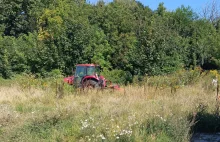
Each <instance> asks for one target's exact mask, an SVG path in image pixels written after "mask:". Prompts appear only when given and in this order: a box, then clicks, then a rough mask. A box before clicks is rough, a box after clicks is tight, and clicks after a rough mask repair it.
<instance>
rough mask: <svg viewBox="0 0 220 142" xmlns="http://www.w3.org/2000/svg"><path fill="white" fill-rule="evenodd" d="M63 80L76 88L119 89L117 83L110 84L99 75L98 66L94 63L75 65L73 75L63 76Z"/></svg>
mask: <svg viewBox="0 0 220 142" xmlns="http://www.w3.org/2000/svg"><path fill="white" fill-rule="evenodd" d="M64 82H66V83H68V84H71V85H74V86H75V87H77V88H100V89H103V88H112V89H116V90H119V89H120V88H119V86H118V85H112V84H111V82H110V81H107V80H106V79H105V78H104V77H103V76H101V75H100V66H99V65H96V64H78V65H76V70H75V75H74V76H69V77H66V78H64Z"/></svg>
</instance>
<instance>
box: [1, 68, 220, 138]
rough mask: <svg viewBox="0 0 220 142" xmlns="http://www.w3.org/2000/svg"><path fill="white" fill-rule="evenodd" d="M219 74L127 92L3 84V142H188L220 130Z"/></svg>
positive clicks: (179, 77)
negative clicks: (216, 80)
mask: <svg viewBox="0 0 220 142" xmlns="http://www.w3.org/2000/svg"><path fill="white" fill-rule="evenodd" d="M216 75H218V73H217V72H216V71H210V72H204V73H200V72H199V71H198V70H191V71H180V72H178V73H176V74H174V75H171V76H157V77H145V79H144V80H142V81H138V80H136V81H134V83H133V84H130V85H127V86H122V87H123V90H122V91H114V90H85V91H80V90H78V89H74V88H73V87H72V86H69V85H67V84H63V83H62V78H59V79H57V78H49V79H39V78H38V79H36V78H35V77H34V76H32V75H22V76H16V77H15V78H13V79H10V80H4V79H0V141H3V142H4V141H13V142H14V141H25V142H26V141H27V142H28V141H33V142H34V141H41V142H44V141H45V142H47V141H57V142H61V141H71V142H72V141H79V142H87V141H92V142H112V141H113V142H114V141H115V142H142V141H147V142H187V141H190V139H191V137H192V135H193V133H196V132H217V131H219V130H220V127H219V126H220V121H219V120H220V119H219V114H218V106H217V101H216V86H213V85H212V79H213V77H215V76H216Z"/></svg>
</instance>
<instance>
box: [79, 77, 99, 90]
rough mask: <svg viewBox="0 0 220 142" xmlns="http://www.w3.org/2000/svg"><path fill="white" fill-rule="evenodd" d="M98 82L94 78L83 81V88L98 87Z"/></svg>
mask: <svg viewBox="0 0 220 142" xmlns="http://www.w3.org/2000/svg"><path fill="white" fill-rule="evenodd" d="M99 87H100V86H99V84H98V82H97V81H95V80H91V79H90V80H86V81H85V82H84V83H83V88H99Z"/></svg>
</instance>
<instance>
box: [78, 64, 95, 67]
mask: <svg viewBox="0 0 220 142" xmlns="http://www.w3.org/2000/svg"><path fill="white" fill-rule="evenodd" d="M76 66H86V67H95V66H99V65H96V64H77V65H76Z"/></svg>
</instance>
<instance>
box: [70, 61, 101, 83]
mask: <svg viewBox="0 0 220 142" xmlns="http://www.w3.org/2000/svg"><path fill="white" fill-rule="evenodd" d="M99 75H100V66H98V65H95V64H78V65H76V70H75V75H74V85H75V86H76V87H80V85H81V84H82V80H83V79H84V78H93V79H98V76H99Z"/></svg>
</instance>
